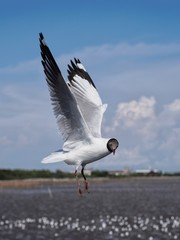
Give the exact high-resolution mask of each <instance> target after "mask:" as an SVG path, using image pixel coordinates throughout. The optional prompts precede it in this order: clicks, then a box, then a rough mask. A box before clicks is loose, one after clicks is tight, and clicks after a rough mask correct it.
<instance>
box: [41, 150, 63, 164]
mask: <svg viewBox="0 0 180 240" xmlns="http://www.w3.org/2000/svg"><path fill="white" fill-rule="evenodd" d="M63 153H64V152H63V150H58V151H56V152H53V153H51V154H50V155H48V156H47V157H45V158H43V160H42V161H41V163H55V162H62V161H64V160H65V159H64V156H63Z"/></svg>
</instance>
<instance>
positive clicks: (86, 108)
mask: <svg viewBox="0 0 180 240" xmlns="http://www.w3.org/2000/svg"><path fill="white" fill-rule="evenodd" d="M39 41H40V49H41V56H42V61H41V62H42V65H43V69H44V73H45V76H46V81H47V84H48V88H49V93H50V98H51V102H52V105H53V111H54V114H55V117H56V120H57V125H58V128H59V130H60V132H61V134H62V137H63V140H64V144H63V147H62V149H61V150H57V151H55V152H53V153H51V154H50V155H49V156H47V157H45V158H44V159H43V160H42V163H53V162H61V161H64V162H65V163H67V164H69V165H75V176H76V179H77V186H78V192H79V193H80V194H82V190H81V186H80V183H79V180H78V169H79V168H80V167H81V174H82V176H83V178H84V181H85V189H86V190H87V192H89V188H88V182H87V179H86V176H85V175H84V167H85V166H86V164H88V163H91V162H94V161H97V160H99V159H101V158H104V157H105V156H107V155H109V154H111V153H113V154H115V151H116V149H117V147H118V146H119V143H118V140H116V139H115V138H109V139H108V138H102V137H101V124H102V118H103V114H104V112H105V110H106V108H107V105H106V104H103V103H102V100H101V98H100V96H99V94H98V91H97V89H96V86H95V84H94V82H93V81H92V79H91V77H90V76H89V74H88V72H87V71H86V69H85V68H84V66H83V65H82V63H81V61H80V60H79V59H77V58H74V61H72V60H71V61H70V62H71V65H68V70H67V71H68V81H67V82H66V81H65V80H64V78H63V76H62V73H61V71H60V69H59V67H58V65H57V63H56V61H55V59H54V57H53V55H52V53H51V51H50V49H49V47H48V46H47V44H46V42H45V40H44V36H43V34H42V33H40V34H39Z"/></svg>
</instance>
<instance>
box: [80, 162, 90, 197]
mask: <svg viewBox="0 0 180 240" xmlns="http://www.w3.org/2000/svg"><path fill="white" fill-rule="evenodd" d="M81 174H82V176H83V178H84V181H85V189H86V191H87V192H88V193H89V186H88V181H87V179H86V176H85V175H84V167H82V170H81Z"/></svg>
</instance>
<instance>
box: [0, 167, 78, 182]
mask: <svg viewBox="0 0 180 240" xmlns="http://www.w3.org/2000/svg"><path fill="white" fill-rule="evenodd" d="M72 177H73V174H71V173H66V172H62V171H59V170H57V171H56V172H51V171H49V170H20V169H16V170H9V169H8V170H6V169H1V170H0V180H14V179H28V178H29V179H33V178H72Z"/></svg>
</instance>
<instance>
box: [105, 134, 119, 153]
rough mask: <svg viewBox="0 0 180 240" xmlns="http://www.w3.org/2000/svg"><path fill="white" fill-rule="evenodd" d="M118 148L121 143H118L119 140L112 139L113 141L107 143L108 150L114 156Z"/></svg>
mask: <svg viewBox="0 0 180 240" xmlns="http://www.w3.org/2000/svg"><path fill="white" fill-rule="evenodd" d="M118 146H119V142H118V140H117V139H115V138H111V139H110V140H109V141H108V142H107V149H108V150H109V151H110V152H111V153H113V154H115V151H116V149H117V148H118Z"/></svg>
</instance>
